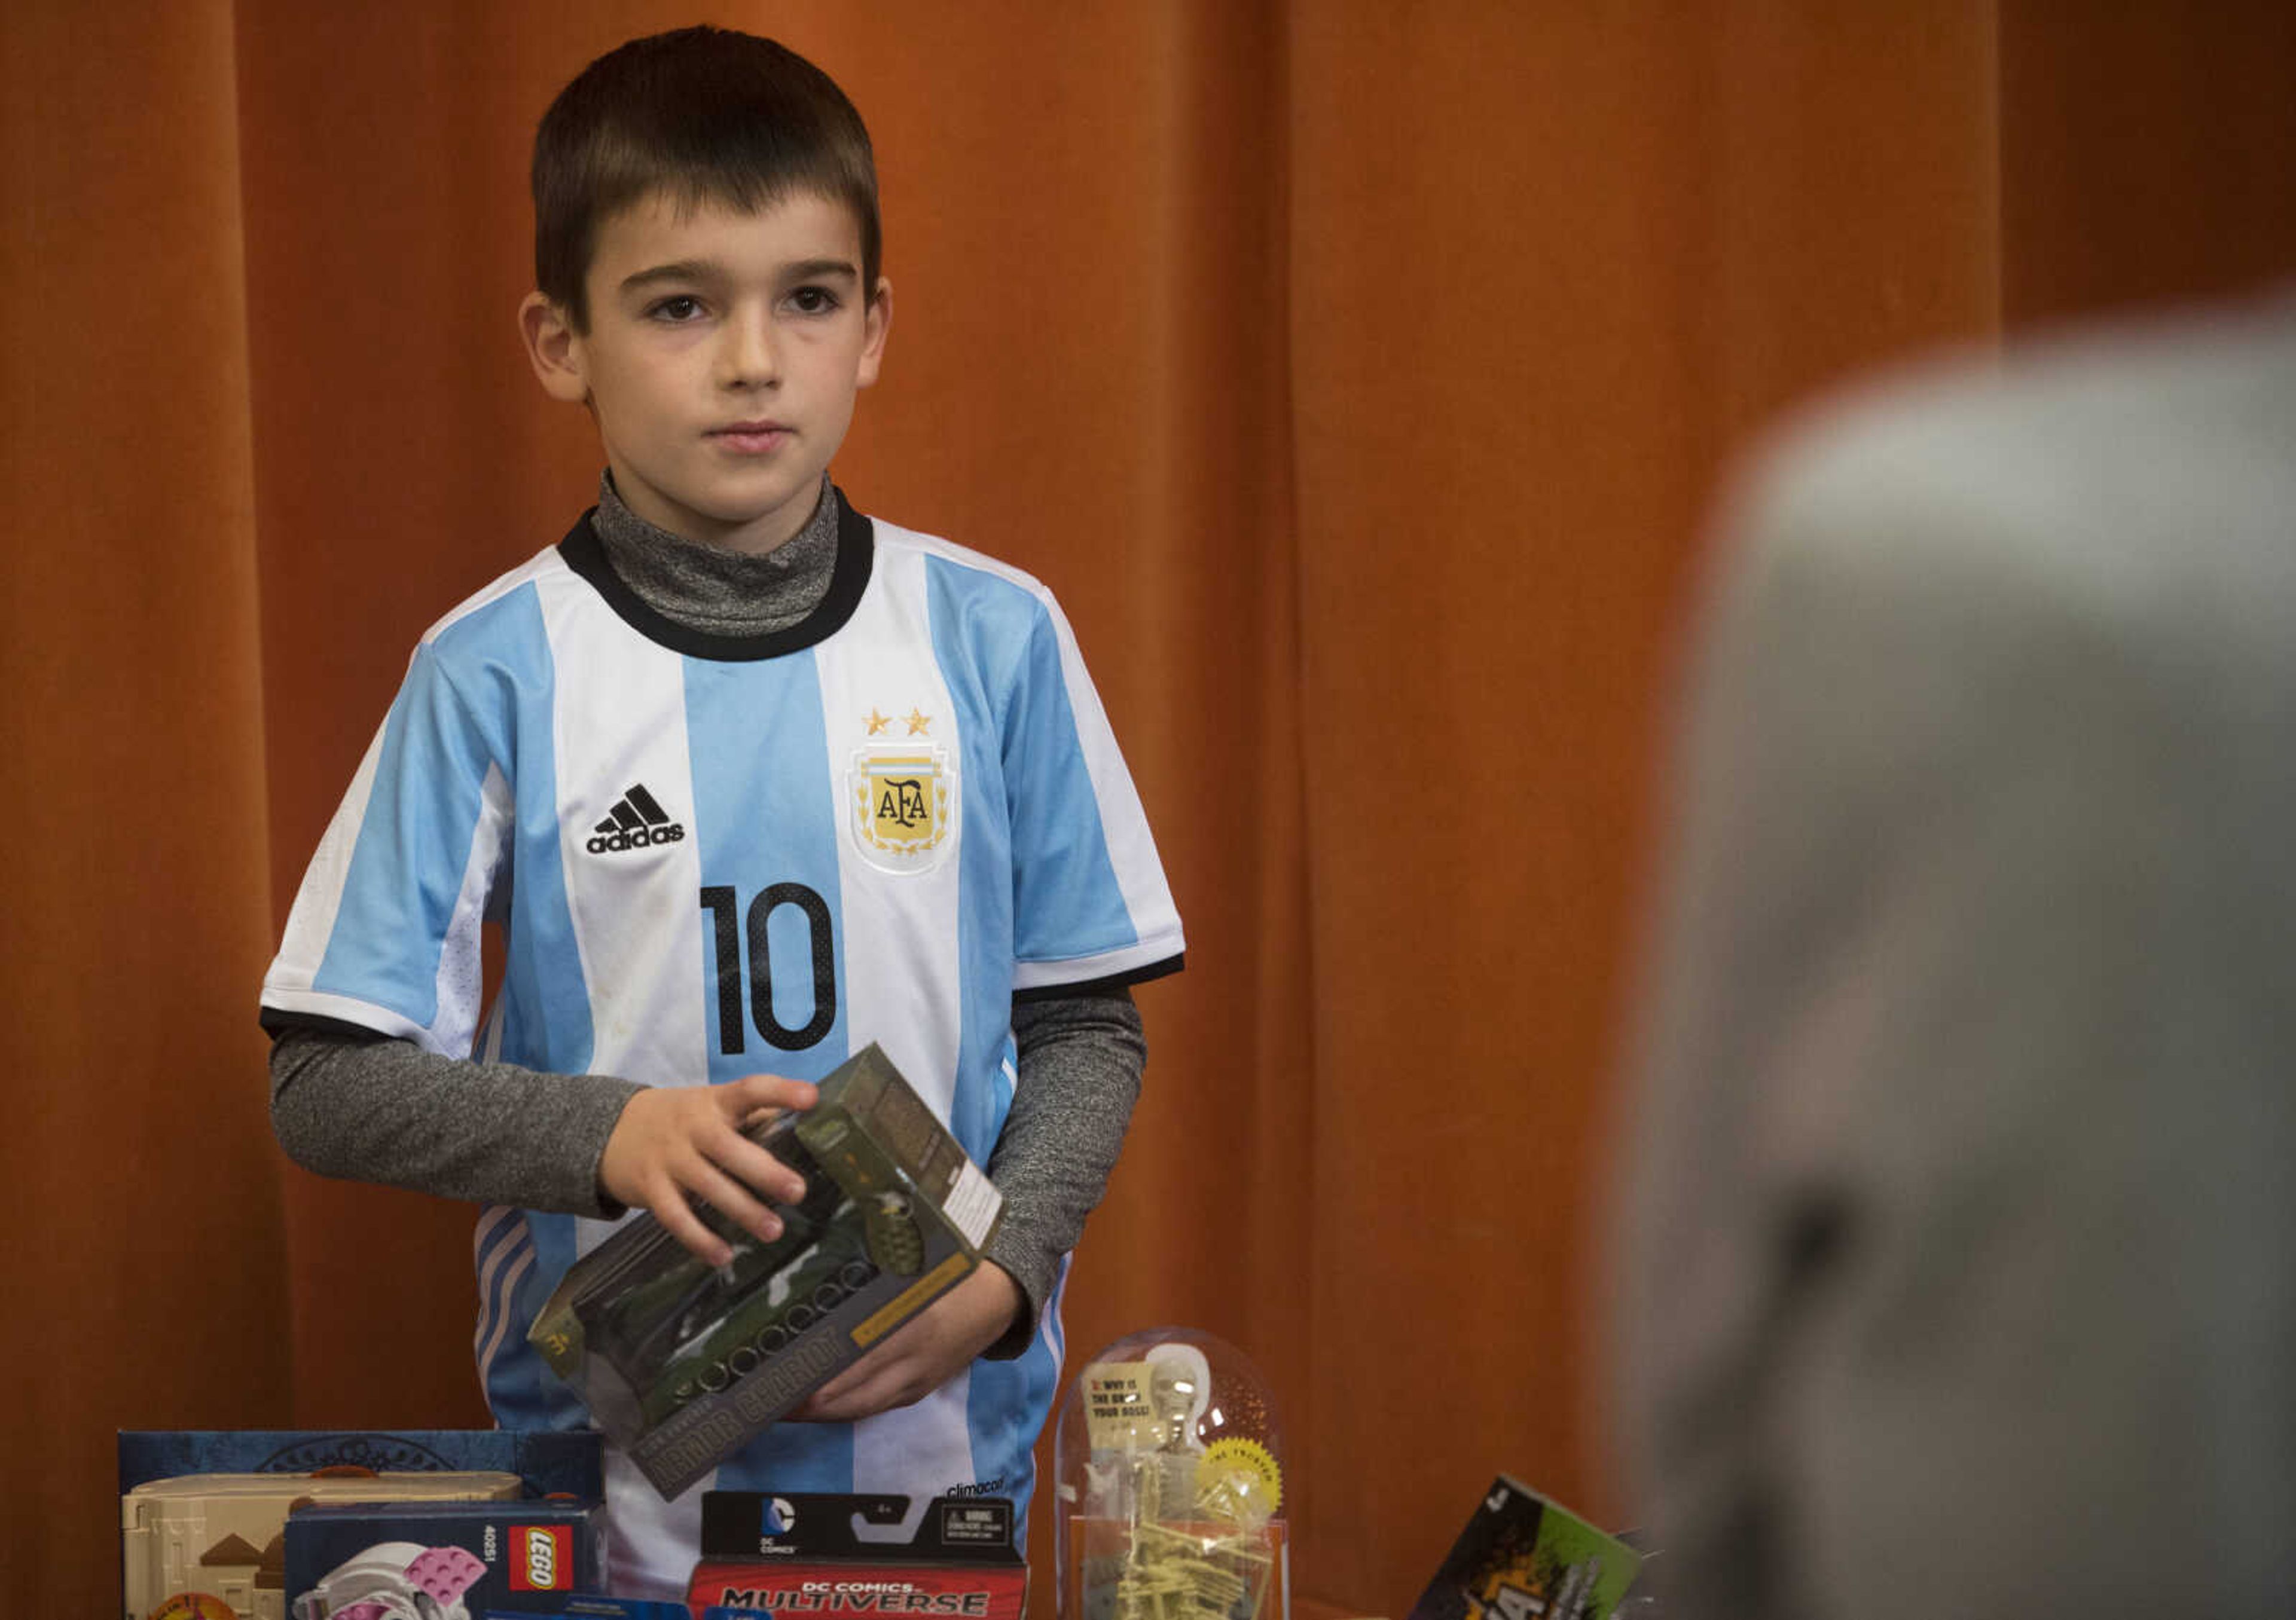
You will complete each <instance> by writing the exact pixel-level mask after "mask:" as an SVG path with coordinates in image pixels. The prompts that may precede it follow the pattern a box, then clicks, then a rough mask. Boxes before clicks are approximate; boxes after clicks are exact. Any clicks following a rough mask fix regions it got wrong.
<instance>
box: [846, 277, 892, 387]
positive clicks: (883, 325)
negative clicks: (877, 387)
mask: <svg viewBox="0 0 2296 1620" xmlns="http://www.w3.org/2000/svg"><path fill="white" fill-rule="evenodd" d="M863 320H864V321H865V326H864V328H863V331H865V333H866V334H867V335H866V337H865V340H864V341H863V343H862V346H861V364H860V368H859V370H858V371H857V372H856V374H855V377H854V386H855V387H856V388H864V389H865V388H867V387H868V386H869V385H870V384H871V383H873V382H874V381H876V380H877V367H878V366H879V365H880V364H882V363H883V361H884V358H885V333H886V332H887V331H890V330H891V328H892V324H893V283H892V282H889V281H887V280H886V279H885V278H884V277H883V276H879V277H878V278H877V296H876V297H874V298H873V299H870V300H869V310H868V313H867V315H865V316H864V317H863Z"/></svg>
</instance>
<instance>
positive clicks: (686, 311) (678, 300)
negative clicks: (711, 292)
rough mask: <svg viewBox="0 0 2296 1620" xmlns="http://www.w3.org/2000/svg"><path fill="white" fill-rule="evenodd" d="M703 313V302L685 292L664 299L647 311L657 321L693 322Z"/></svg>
mask: <svg viewBox="0 0 2296 1620" xmlns="http://www.w3.org/2000/svg"><path fill="white" fill-rule="evenodd" d="M646 314H647V315H650V316H652V318H653V319H655V320H657V321H691V320H693V318H694V317H695V316H696V315H700V314H701V299H697V298H694V297H693V296H692V295H691V294H689V293H684V292H681V293H679V294H677V295H676V297H675V298H667V299H660V301H658V302H657V303H655V304H654V306H653V307H652V308H650V309H648V310H647V311H646Z"/></svg>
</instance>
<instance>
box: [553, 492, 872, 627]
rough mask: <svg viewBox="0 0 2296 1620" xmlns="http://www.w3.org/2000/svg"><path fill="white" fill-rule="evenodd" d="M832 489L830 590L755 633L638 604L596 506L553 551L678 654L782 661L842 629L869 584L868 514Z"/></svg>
mask: <svg viewBox="0 0 2296 1620" xmlns="http://www.w3.org/2000/svg"><path fill="white" fill-rule="evenodd" d="M831 493H832V494H833V495H836V497H837V562H836V566H835V568H834V569H832V572H831V574H830V576H829V592H828V594H826V595H824V597H823V598H822V599H821V601H820V602H819V604H818V605H816V607H815V609H814V610H813V611H812V612H810V613H808V614H807V615H806V616H805V617H804V618H801V619H799V620H798V622H797V623H795V624H793V625H791V626H787V627H786V628H784V629H780V630H769V631H767V632H765V633H764V634H759V635H719V634H715V633H714V632H711V631H708V630H697V629H695V628H693V626H691V625H681V624H679V623H678V622H677V621H676V619H674V618H665V617H664V616H663V615H661V614H660V613H657V612H656V611H654V610H653V609H652V608H650V607H648V606H647V605H646V604H645V603H644V601H640V600H639V598H638V595H637V593H636V592H635V591H633V590H631V589H630V587H629V586H628V585H625V584H624V583H623V582H622V577H621V576H620V575H619V574H617V573H615V572H614V569H613V565H612V564H611V562H609V561H607V560H606V546H605V543H604V542H603V541H602V540H600V539H599V538H598V531H597V530H596V528H594V527H592V524H591V520H592V519H593V518H594V517H595V516H596V515H597V510H598V509H597V508H596V507H592V508H591V509H590V510H589V511H586V512H584V513H583V514H582V516H581V517H580V519H578V520H577V521H576V523H575V525H574V527H573V528H570V529H569V530H568V531H567V534H566V538H564V539H563V540H561V541H560V542H559V543H558V554H559V555H560V556H562V557H563V558H564V559H565V560H566V566H567V567H568V568H570V569H573V570H574V571H575V572H576V573H577V574H579V575H580V576H581V577H583V578H585V579H586V580H588V581H589V582H590V584H591V586H592V587H593V588H594V589H595V590H596V592H597V593H598V594H599V595H601V596H603V597H604V598H605V599H606V605H607V606H608V607H610V608H611V609H612V610H614V611H615V613H616V614H617V615H619V617H620V618H621V620H622V622H623V623H624V624H626V625H627V626H629V627H630V628H631V629H633V630H635V631H636V632H637V633H638V634H640V635H643V636H644V637H645V638H646V639H647V640H648V641H650V642H659V643H660V645H662V646H664V647H667V648H668V649H669V650H671V651H672V652H682V653H684V654H685V655H686V656H687V657H688V658H696V659H715V660H717V662H719V663H724V664H744V663H750V662H753V661H755V660H756V659H772V658H779V657H781V656H782V655H783V654H784V653H790V652H800V651H803V650H805V649H806V648H808V647H811V646H815V645H816V644H818V643H819V642H824V641H827V640H828V639H829V638H830V637H831V636H832V635H834V634H836V633H837V632H838V631H840V630H841V629H843V628H844V627H845V622H846V621H847V620H848V619H849V618H852V617H853V610H855V609H856V608H857V607H859V606H860V605H861V593H863V592H864V591H865V590H867V589H868V588H869V576H870V573H871V571H872V570H873V569H874V567H875V564H876V555H877V545H876V531H875V529H874V528H873V527H872V526H871V525H870V522H869V520H868V519H866V518H865V517H863V516H862V515H861V514H860V513H859V512H857V511H854V510H853V507H852V503H850V502H849V501H847V500H846V498H845V492H844V491H843V490H841V489H838V488H835V487H833V486H832V490H831Z"/></svg>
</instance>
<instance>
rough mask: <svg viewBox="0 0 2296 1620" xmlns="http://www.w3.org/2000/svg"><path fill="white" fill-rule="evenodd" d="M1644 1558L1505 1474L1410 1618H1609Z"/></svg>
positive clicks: (1449, 1619)
mask: <svg viewBox="0 0 2296 1620" xmlns="http://www.w3.org/2000/svg"><path fill="white" fill-rule="evenodd" d="M1641 1568H1642V1557H1641V1555H1640V1554H1639V1553H1637V1552H1636V1551H1635V1550H1634V1549H1633V1548H1631V1547H1629V1546H1628V1545H1627V1544H1626V1542H1622V1541H1620V1540H1619V1539H1618V1538H1617V1537H1616V1536H1611V1535H1605V1534H1603V1532H1602V1531H1600V1530H1597V1529H1595V1526H1592V1525H1590V1524H1588V1523H1587V1521H1586V1520H1585V1519H1583V1518H1579V1516H1578V1515H1577V1514H1575V1513H1572V1512H1571V1511H1570V1510H1568V1509H1566V1508H1562V1507H1558V1506H1556V1505H1555V1504H1554V1502H1551V1501H1547V1500H1546V1498H1545V1497H1543V1496H1541V1495H1539V1494H1538V1492H1536V1491H1532V1490H1529V1489H1528V1488H1526V1487H1525V1486H1523V1485H1520V1484H1518V1483H1516V1482H1515V1481H1514V1480H1513V1479H1510V1478H1508V1477H1506V1476H1505V1475H1504V1474H1502V1475H1500V1476H1499V1477H1498V1478H1497V1480H1495V1481H1493V1482H1492V1485H1491V1488H1490V1492H1489V1493H1488V1495H1486V1496H1485V1497H1484V1498H1483V1500H1482V1504H1481V1506H1480V1507H1479V1508H1478V1509H1477V1510H1475V1516H1474V1517H1473V1518H1471V1519H1469V1520H1468V1521H1467V1527H1466V1529H1464V1531H1462V1532H1461V1533H1460V1534H1459V1539H1458V1540H1457V1541H1456V1542H1454V1543H1453V1544H1452V1547H1451V1551H1450V1553H1449V1555H1448V1556H1447V1557H1446V1558H1445V1559H1444V1560H1443V1567H1441V1568H1440V1569H1439V1570H1437V1571H1436V1572H1435V1578H1434V1580H1432V1581H1431V1582H1430V1583H1428V1586H1427V1590H1426V1591H1423V1592H1422V1593H1421V1594H1420V1596H1419V1601H1418V1602H1417V1603H1415V1604H1414V1605H1412V1608H1411V1620H1530V1617H1531V1616H1547V1617H1549V1620H1610V1616H1611V1611H1612V1610H1614V1609H1615V1608H1618V1606H1619V1602H1620V1599H1622V1598H1624V1597H1625V1596H1626V1595H1627V1588H1628V1587H1629V1586H1631V1585H1633V1584H1634V1580H1635V1576H1636V1574H1637V1573H1638V1572H1639V1571H1640V1570H1641Z"/></svg>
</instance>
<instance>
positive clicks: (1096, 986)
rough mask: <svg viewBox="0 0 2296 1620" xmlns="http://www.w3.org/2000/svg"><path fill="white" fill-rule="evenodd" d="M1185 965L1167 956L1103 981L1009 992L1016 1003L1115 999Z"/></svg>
mask: <svg viewBox="0 0 2296 1620" xmlns="http://www.w3.org/2000/svg"><path fill="white" fill-rule="evenodd" d="M1186 965H1187V953H1186V952H1185V951H1183V952H1182V953H1179V954H1178V955H1177V956H1167V957H1166V958H1164V960H1163V961H1152V962H1150V963H1149V964H1148V965H1147V966H1146V967H1144V968H1132V969H1128V970H1126V971H1124V972H1122V973H1111V974H1109V975H1107V976H1106V977H1105V978H1086V979H1078V981H1077V982H1076V983H1075V984H1073V985H1030V986H1029V987H1028V988H1027V989H1025V990H1015V991H1014V992H1013V1000H1014V1001H1016V1002H1051V1001H1059V1000H1062V998H1064V997H1067V996H1071V995H1115V994H1119V993H1120V992H1123V991H1127V990H1129V989H1130V988H1131V987H1132V986H1135V985H1144V984H1146V983H1147V982H1148V981H1149V980H1150V979H1152V978H1165V977H1166V976H1168V975H1169V974H1174V973H1177V972H1178V971H1179V970H1181V969H1182V968H1183V967H1185V966H1186Z"/></svg>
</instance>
